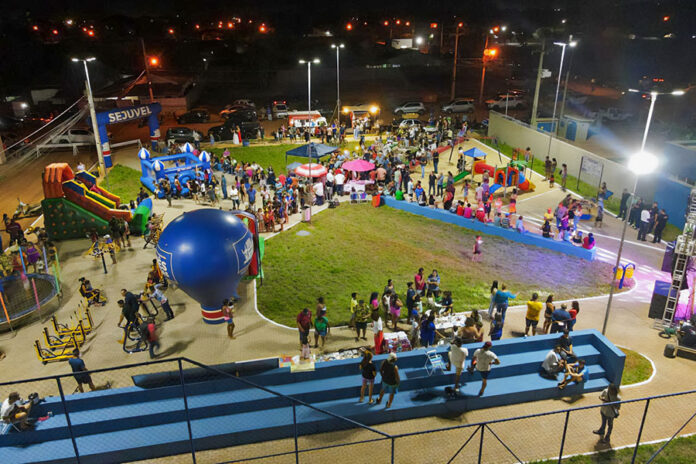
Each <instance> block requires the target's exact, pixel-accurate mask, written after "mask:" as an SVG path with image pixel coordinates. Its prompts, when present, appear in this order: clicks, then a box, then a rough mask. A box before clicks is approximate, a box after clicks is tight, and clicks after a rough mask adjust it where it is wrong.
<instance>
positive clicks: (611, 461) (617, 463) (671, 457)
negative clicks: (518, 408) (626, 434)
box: [537, 419, 696, 464]
mask: <svg viewBox="0 0 696 464" xmlns="http://www.w3.org/2000/svg"><path fill="white" fill-rule="evenodd" d="M617 420H618V419H617ZM661 446H662V443H655V444H653V445H640V446H639V447H638V453H637V454H636V461H635V462H647V461H648V459H650V457H651V456H652V455H653V453H654V452H655V451H657V450H658V449H659V448H660V447H661ZM634 449H635V447H630V448H624V449H620V450H609V451H605V452H602V453H595V454H588V455H585V456H573V457H571V458H567V459H564V460H563V463H564V464H629V463H630V462H631V459H632V458H633V451H634ZM556 462H558V459H549V460H547V461H537V463H538V464H552V463H556ZM652 462H654V463H655V464H692V463H694V462H696V436H691V437H683V438H675V439H674V440H672V442H671V443H670V444H669V445H667V447H666V448H665V449H664V451H662V453H660V454H659V455H658V456H657V457H656V458H655V460H654V461H652Z"/></svg>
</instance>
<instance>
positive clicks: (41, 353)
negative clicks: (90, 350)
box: [34, 340, 76, 365]
mask: <svg viewBox="0 0 696 464" xmlns="http://www.w3.org/2000/svg"><path fill="white" fill-rule="evenodd" d="M75 343H76V342H74V343H73V345H72V346H64V347H63V348H58V349H56V350H53V349H51V348H42V347H41V344H40V343H39V341H38V340H34V349H35V350H36V356H37V357H38V358H39V361H41V362H42V363H43V364H44V365H45V364H47V363H49V362H56V361H67V360H68V359H70V358H72V357H73V354H72V353H73V350H74V349H75Z"/></svg>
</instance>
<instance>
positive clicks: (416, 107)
mask: <svg viewBox="0 0 696 464" xmlns="http://www.w3.org/2000/svg"><path fill="white" fill-rule="evenodd" d="M425 111H426V110H425V105H424V104H423V103H422V102H406V103H404V104H403V105H401V106H397V107H396V108H395V109H394V114H411V113H418V114H423V113H425Z"/></svg>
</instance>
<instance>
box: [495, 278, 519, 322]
mask: <svg viewBox="0 0 696 464" xmlns="http://www.w3.org/2000/svg"><path fill="white" fill-rule="evenodd" d="M515 298H517V295H515V294H513V293H510V292H508V291H507V286H506V285H505V284H503V285H502V286H501V287H500V290H498V291H497V292H495V297H494V298H493V301H494V303H495V307H496V311H497V312H499V313H500V314H501V316H502V317H503V323H505V313H506V312H507V309H508V300H509V299H513V300H514V299H515Z"/></svg>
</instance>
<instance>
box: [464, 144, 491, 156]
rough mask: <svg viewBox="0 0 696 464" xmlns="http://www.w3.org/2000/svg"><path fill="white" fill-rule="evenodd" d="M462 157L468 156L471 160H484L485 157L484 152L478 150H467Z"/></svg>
mask: <svg viewBox="0 0 696 464" xmlns="http://www.w3.org/2000/svg"><path fill="white" fill-rule="evenodd" d="M464 156H470V157H472V158H485V157H486V156H487V154H486V152H485V151H483V150H479V149H478V148H476V147H474V148H469V149H468V150H467V151H465V152H464Z"/></svg>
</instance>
